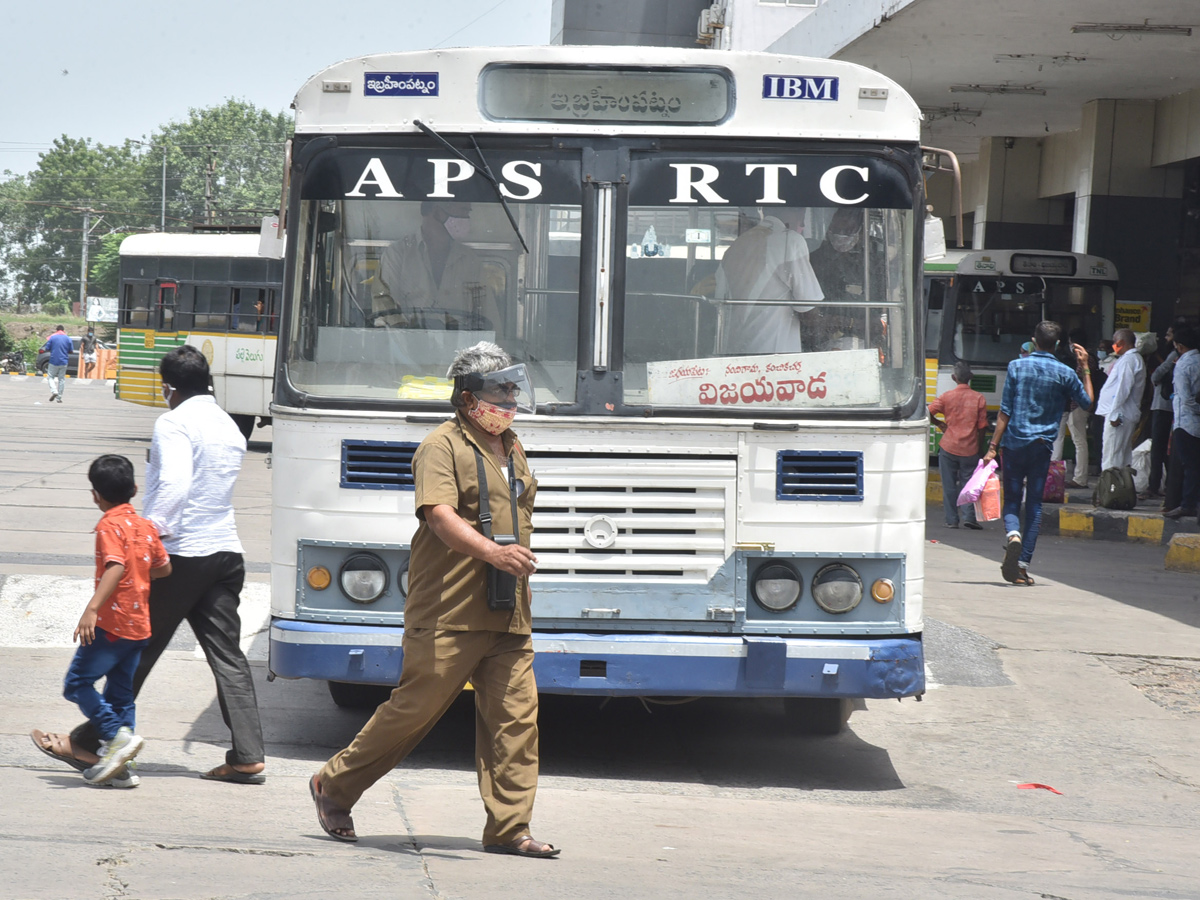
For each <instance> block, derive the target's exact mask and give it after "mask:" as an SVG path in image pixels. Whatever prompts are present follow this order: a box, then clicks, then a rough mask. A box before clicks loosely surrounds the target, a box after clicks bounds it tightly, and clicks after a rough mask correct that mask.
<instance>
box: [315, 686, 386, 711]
mask: <svg viewBox="0 0 1200 900" xmlns="http://www.w3.org/2000/svg"><path fill="white" fill-rule="evenodd" d="M391 695H392V689H391V688H390V687H388V686H387V685H384V684H352V683H351V682H348V681H331V682H329V696H330V697H332V698H333V702H334V703H336V704H337V705H338V706H340V707H342V708H343V709H374V708H375V707H377V706H378V705H379V704H380V703H383V701H385V700H386V699H387V698H388V697H390V696H391Z"/></svg>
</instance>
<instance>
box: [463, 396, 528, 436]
mask: <svg viewBox="0 0 1200 900" xmlns="http://www.w3.org/2000/svg"><path fill="white" fill-rule="evenodd" d="M516 415H517V406H516V404H515V403H514V404H513V405H512V406H497V405H496V404H494V403H488V402H487V401H486V400H480V401H479V402H478V403H476V404H475V406H473V407H472V408H471V409H469V410H467V417H468V418H469V419H470V420H471V421H472V422H474V423H475V424H476V425H478V426H479V427H480V428H482V429H483V430H484V431H486V432H487V433H488V434H503V433H504V432H505V431H507V430H508V429H509V427H510V426H511V425H512V421H513V419H514V418H515V417H516Z"/></svg>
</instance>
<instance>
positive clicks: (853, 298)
mask: <svg viewBox="0 0 1200 900" xmlns="http://www.w3.org/2000/svg"><path fill="white" fill-rule="evenodd" d="M866 214H867V213H866V211H865V210H862V209H851V208H848V207H843V208H841V209H838V210H837V211H835V212H834V214H833V216H832V217H831V218H830V220H829V226H828V229H827V230H826V232H825V238H824V240H822V241H821V244H820V246H818V247H817V249H815V250H813V252H812V255H811V257H810V261H811V262H812V267H813V271H814V272H815V273H816V276H817V281H819V282H820V284H821V290H822V291H823V292H824V294H825V302H826V304H856V303H861V302H863V301H864V300H867V299H870V296H869V295H871V294H875V295H878V294H879V293H881V292H882V291H883V290H884V276H883V271H882V267H881V265H880V263H881V258H880V257H879V255H878V254H872V259H871V267H870V270H868V269H867V265H866V262H867V250H868V247H867V241H865V240H864V239H863V221H864V218H865V216H866ZM812 325H813V334H812V340H811V341H810V344H811V345H812V347H813V349H816V350H861V349H863V348H864V347H866V346H873V347H877V348H881V347H882V346H883V340H884V336H883V326H882V324H881V323H880V320H879V316H878V314H876V316H875V317H874V320H873V321H872V317H871V316H870V314H869V312H868V311H867V310H865V309H862V308H855V307H854V306H853V305H849V306H842V307H840V308H838V309H836V310H833V309H829V310H823V315H822V316H821V318H820V321H819V322H814V323H812Z"/></svg>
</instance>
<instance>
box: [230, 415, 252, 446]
mask: <svg viewBox="0 0 1200 900" xmlns="http://www.w3.org/2000/svg"><path fill="white" fill-rule="evenodd" d="M230 418H231V419H233V421H234V424H236V425H237V427H238V431H240V432H241V433H242V437H244V438H245V439H246V440H250V435H251V434H253V433H254V416H230Z"/></svg>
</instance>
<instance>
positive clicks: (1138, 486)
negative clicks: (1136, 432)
mask: <svg viewBox="0 0 1200 900" xmlns="http://www.w3.org/2000/svg"><path fill="white" fill-rule="evenodd" d="M1133 487H1134V489H1135V490H1136V491H1137V492H1138V493H1139V494H1141V493H1143V492H1144V491H1148V490H1150V442H1149V441H1142V442H1141V443H1140V444H1138V445H1137V446H1136V447H1134V448H1133Z"/></svg>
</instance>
